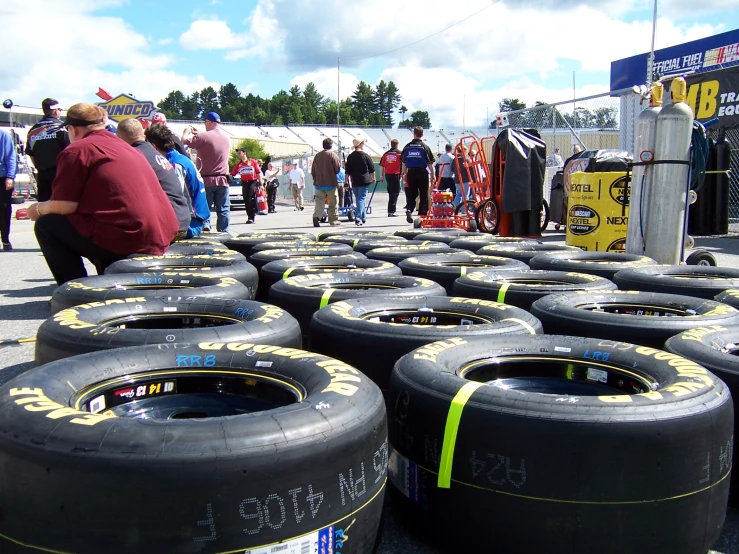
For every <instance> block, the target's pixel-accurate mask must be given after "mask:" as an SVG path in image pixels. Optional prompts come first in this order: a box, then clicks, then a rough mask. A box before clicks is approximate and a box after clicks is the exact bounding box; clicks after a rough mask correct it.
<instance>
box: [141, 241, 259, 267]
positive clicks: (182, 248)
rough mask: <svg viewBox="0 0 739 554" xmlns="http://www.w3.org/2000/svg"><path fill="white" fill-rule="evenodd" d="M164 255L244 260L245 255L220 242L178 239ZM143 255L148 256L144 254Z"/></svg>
mask: <svg viewBox="0 0 739 554" xmlns="http://www.w3.org/2000/svg"><path fill="white" fill-rule="evenodd" d="M163 255H164V256H218V257H219V258H228V259H230V260H236V261H241V262H245V261H246V256H244V255H243V254H241V253H239V252H234V251H233V250H229V249H228V247H227V246H226V245H224V244H223V243H221V242H212V241H201V242H199V243H198V242H194V241H180V242H175V243H174V244H172V245H171V246H170V247H169V248H167V251H166V252H165V253H164V254H163ZM141 256H142V255H141V254H133V255H131V256H129V258H137V257H141ZM144 256H147V257H148V256H149V255H148V254H144Z"/></svg>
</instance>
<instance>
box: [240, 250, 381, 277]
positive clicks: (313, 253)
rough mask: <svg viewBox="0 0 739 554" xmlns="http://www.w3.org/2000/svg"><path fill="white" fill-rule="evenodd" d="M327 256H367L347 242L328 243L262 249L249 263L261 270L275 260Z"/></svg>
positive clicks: (253, 255) (359, 257)
mask: <svg viewBox="0 0 739 554" xmlns="http://www.w3.org/2000/svg"><path fill="white" fill-rule="evenodd" d="M326 256H355V257H356V258H357V259H358V260H360V259H364V258H365V257H366V256H365V255H364V254H360V253H359V252H354V250H352V247H351V246H349V245H347V244H328V243H327V244H326V246H323V247H321V248H277V249H275V250H262V251H261V252H254V253H253V254H252V255H251V256H249V263H251V264H252V265H254V267H256V268H257V271H259V270H261V269H262V267H264V266H265V265H266V264H268V263H269V262H273V261H274V260H287V259H290V258H305V257H310V258H317V257H326Z"/></svg>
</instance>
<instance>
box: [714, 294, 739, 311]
mask: <svg viewBox="0 0 739 554" xmlns="http://www.w3.org/2000/svg"><path fill="white" fill-rule="evenodd" d="M714 300H716V301H717V302H723V303H724V304H728V305H729V306H731V307H733V308H736V309H738V310H739V289H728V290H725V291H724V292H720V293H719V294H717V295H716V296H715V297H714Z"/></svg>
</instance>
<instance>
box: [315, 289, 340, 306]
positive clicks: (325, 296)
mask: <svg viewBox="0 0 739 554" xmlns="http://www.w3.org/2000/svg"><path fill="white" fill-rule="evenodd" d="M335 290H336V289H326V291H325V292H324V293H323V296H321V303H320V304H319V305H318V309H319V310H320V309H322V308H325V307H326V306H328V299H329V298H331V295H332V294H333V293H334V291H335Z"/></svg>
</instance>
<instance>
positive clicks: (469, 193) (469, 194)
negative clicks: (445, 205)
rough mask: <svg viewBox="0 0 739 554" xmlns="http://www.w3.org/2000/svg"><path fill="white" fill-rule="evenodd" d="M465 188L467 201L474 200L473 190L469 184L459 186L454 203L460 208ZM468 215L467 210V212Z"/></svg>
mask: <svg viewBox="0 0 739 554" xmlns="http://www.w3.org/2000/svg"><path fill="white" fill-rule="evenodd" d="M463 187H464V191H465V192H466V193H467V199H471V198H472V189H471V188H470V184H469V183H465V184H464V185H458V186H457V194H455V195H454V200H453V203H454V205H455V206H459V204H460V203H461V202H462V188H463ZM465 213H466V210H465Z"/></svg>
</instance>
